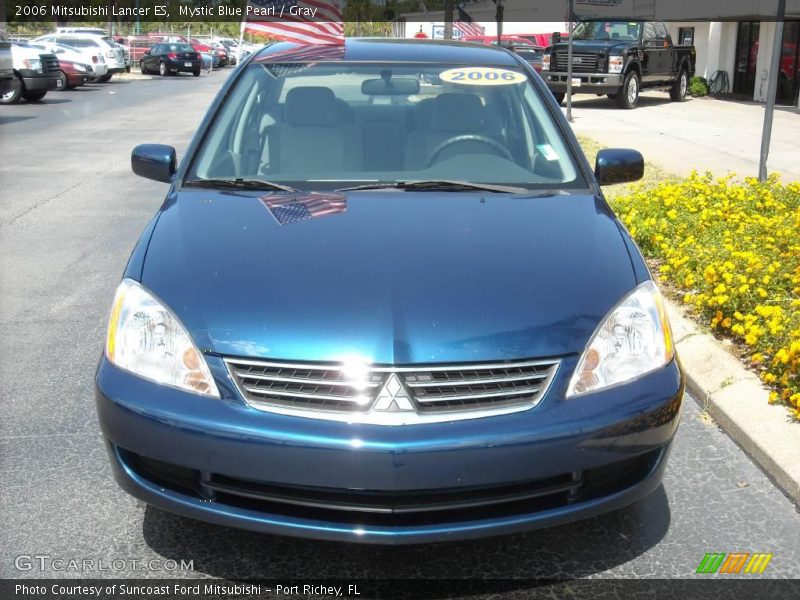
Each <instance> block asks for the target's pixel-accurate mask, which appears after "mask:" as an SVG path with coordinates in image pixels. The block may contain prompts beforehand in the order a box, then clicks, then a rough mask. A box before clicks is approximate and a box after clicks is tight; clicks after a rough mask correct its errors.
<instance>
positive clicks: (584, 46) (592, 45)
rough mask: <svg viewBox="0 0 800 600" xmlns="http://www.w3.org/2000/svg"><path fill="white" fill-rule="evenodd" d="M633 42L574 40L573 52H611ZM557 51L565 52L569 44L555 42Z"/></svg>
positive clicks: (627, 46)
mask: <svg viewBox="0 0 800 600" xmlns="http://www.w3.org/2000/svg"><path fill="white" fill-rule="evenodd" d="M634 43H635V42H631V41H614V40H575V41H574V42H573V51H574V52H612V51H615V50H616V51H619V52H621V51H623V50H624V49H625V48H629V47H630V46H631V45H633V44H634ZM555 47H556V48H557V49H558V51H559V52H566V51H567V50H568V49H569V44H564V43H561V44H556V46H555Z"/></svg>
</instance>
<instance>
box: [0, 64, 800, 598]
mask: <svg viewBox="0 0 800 600" xmlns="http://www.w3.org/2000/svg"><path fill="white" fill-rule="evenodd" d="M229 73H231V70H230V69H226V70H223V71H220V72H215V73H212V74H211V75H210V76H205V75H204V76H203V77H201V78H199V79H196V78H193V77H191V76H188V77H186V76H183V77H169V78H163V79H159V78H154V79H152V80H133V81H124V80H123V81H118V80H117V79H116V78H115V79H114V80H112V82H111V83H109V84H106V85H92V86H85V87H83V88H79V89H78V90H75V91H72V92H53V93H50V94H48V96H47V97H46V98H45V100H44V102H42V103H39V104H28V103H25V102H23V103H20V104H19V105H15V106H2V107H0V157H2V158H0V164H1V165H2V167H0V168H1V169H2V192H1V193H0V197H2V202H0V286H1V287H2V293H3V302H2V305H0V356H2V360H0V407H1V408H2V417H1V418H0V479H1V480H2V482H1V484H0V523H2V524H3V526H2V528H0V548H2V556H0V577H6V578H8V577H62V576H69V577H80V576H94V577H108V576H114V577H118V576H129V577H130V576H134V577H164V576H168V577H172V576H185V577H221V578H240V577H241V578H243V577H269V578H303V577H307V578H326V577H338V578H350V577H352V578H472V577H481V578H521V579H526V578H535V577H560V578H586V577H630V578H634V577H635V578H673V577H687V578H691V577H694V576H695V574H694V573H695V570H696V568H697V566H698V564H699V562H700V560H701V559H702V558H703V556H704V554H705V553H707V552H770V553H773V554H774V558H773V559H772V562H771V563H770V564H769V567H768V569H767V571H766V573H765V574H764V577H776V578H778V577H780V578H787V577H800V566H798V565H800V514H798V512H797V510H796V509H795V507H794V505H793V504H792V503H791V502H790V501H789V500H788V499H787V498H786V497H785V496H784V495H783V494H782V493H781V492H780V491H779V490H778V489H777V488H775V487H774V486H773V485H772V483H771V482H770V481H769V480H768V479H767V477H766V476H765V475H764V474H763V473H762V472H761V471H760V470H759V469H758V468H757V467H756V466H755V465H754V464H753V463H752V462H751V461H750V460H749V459H748V457H747V456H746V455H745V454H744V453H743V452H742V451H741V450H740V449H739V448H738V447H737V446H736V445H735V444H734V443H733V442H732V441H731V440H730V439H729V438H728V437H727V436H726V435H725V434H724V433H723V432H721V431H720V430H719V429H717V427H716V426H715V425H714V424H713V423H712V422H710V421H709V420H708V419H707V418H705V417H704V416H703V414H702V412H701V410H700V408H699V406H698V404H697V403H696V402H695V401H694V400H693V399H691V398H687V399H686V402H685V403H684V409H683V422H682V425H681V428H680V430H679V432H678V436H677V439H676V442H675V445H674V448H673V451H672V457H671V462H670V465H669V468H668V471H667V474H666V478H665V481H664V484H663V486H662V487H661V488H660V489H659V490H657V491H656V492H655V493H654V494H652V495H651V496H650V497H648V498H647V499H645V500H644V501H642V502H640V503H638V504H636V505H634V506H632V507H630V508H629V509H627V510H623V511H618V512H614V513H611V514H608V515H605V516H602V517H598V518H595V519H592V520H588V521H585V522H581V523H576V524H571V525H566V526H561V527H557V528H553V529H548V530H542V531H538V532H533V533H529V534H524V535H514V536H509V537H501V538H493V539H486V540H480V541H472V542H459V543H452V544H439V545H433V546H426V547H408V548H382V547H379V548H375V547H363V546H352V545H344V544H335V543H321V542H314V541H308V540H293V539H285V538H278V537H273V536H266V535H260V534H254V533H249V532H242V531H238V530H231V529H226V528H222V527H218V526H213V525H208V524H204V523H200V522H194V521H190V520H187V519H184V518H179V517H176V516H172V515H169V514H166V513H162V512H160V511H158V510H155V509H152V508H148V507H145V506H144V505H143V504H141V503H139V502H138V501H136V500H134V499H132V498H130V497H128V496H127V495H126V494H125V493H123V492H122V491H121V490H119V489H118V488H117V486H116V484H115V483H114V482H113V480H112V478H111V472H110V469H109V466H108V463H107V460H106V456H105V450H104V448H103V445H102V440H101V436H100V432H99V428H98V425H97V419H96V416H95V411H94V401H93V395H92V389H93V382H92V380H93V375H94V369H95V366H96V363H97V359H98V357H99V355H100V352H101V349H102V344H103V337H104V330H105V325H106V318H107V313H108V309H109V306H110V303H111V300H112V296H113V293H114V289H115V287H116V285H117V283H118V281H119V277H120V275H121V273H122V270H123V268H124V265H125V262H126V260H127V257H128V254H129V252H130V250H131V248H132V247H133V244H134V242H135V241H136V239H137V237H138V235H139V233H140V232H141V230H142V229H143V228H144V226H145V224H146V223H147V222H148V220H149V219H150V218H151V216H152V215H153V214H154V213H155V211H156V209H157V208H158V206H159V205H160V203H161V202H162V199H163V196H164V193H165V192H166V186H165V185H163V184H158V183H154V182H151V181H146V180H144V179H141V178H137V177H135V176H134V175H133V174H132V173H131V171H130V151H131V149H132V148H133V146H135V145H136V144H138V143H142V142H156V143H169V144H173V145H175V146H176V147H177V148H178V152H179V156H180V155H181V153H182V151H183V149H184V148H185V147H186V146H187V144H188V142H189V139H190V137H191V135H192V133H193V132H194V130H195V128H196V127H197V125H198V123H199V121H200V119H201V117H202V115H203V113H204V111H205V110H206V108H207V107H208V105H209V103H210V102H211V101H212V99H213V97H214V94H215V93H216V91H217V89H218V88H219V85H220V84H221V82H222V81H223V80H224V78H225V77H227V76H228V74H229ZM628 145H633V146H635V145H636V144H635V140H632V141H631V142H630V143H629V144H628ZM642 150H643V151H645V152H646V148H643V149H642ZM209 243H213V240H209ZM35 554H46V555H49V556H51V557H53V558H55V557H59V558H63V559H67V560H69V559H78V560H83V559H93V560H95V561H100V560H105V561H109V562H110V561H112V560H114V559H123V560H125V561H126V568H124V569H122V570H107V571H105V572H96V571H95V572H88V573H81V572H74V571H71V572H63V571H55V570H52V569H49V570H44V571H42V570H40V569H38V568H36V567H34V568H31V569H30V570H23V571H21V570H18V568H17V567H16V566H15V563H16V564H18V561H15V558H16V557H18V556H20V555H35ZM151 559H175V560H177V561H180V560H184V561H193V567H194V569H193V570H191V571H184V572H164V571H155V570H151V571H147V570H143V571H140V570H137V569H136V565H140V566H141V564H142V563H143V562H146V561H149V560H151ZM523 592H524V590H523Z"/></svg>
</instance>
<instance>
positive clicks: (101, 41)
mask: <svg viewBox="0 0 800 600" xmlns="http://www.w3.org/2000/svg"><path fill="white" fill-rule="evenodd" d="M65 29H66V28H65ZM69 29H78V28H69ZM33 43H36V44H39V43H45V44H64V45H67V46H72V47H73V48H79V49H85V48H88V49H91V50H93V51H95V50H96V51H99V52H100V53H101V54H102V55H103V57H104V59H105V61H106V65H107V66H108V70H107V71H106V74H105V75H103V76H102V77H99V78H98V81H99V82H100V83H106V82H108V81H110V80H111V76H112V75H114V74H116V73H122V72H124V71H125V54H124V52H123V49H122V47H121V46H120V45H119V44H117V43H116V42H115V41H114V40H113V39H112V38H111V37H110V36H107V35H100V34H99V33H91V32H88V33H84V32H81V31H76V32H74V33H49V34H47V35H43V36H39V37H38V38H36V39H35V40H33Z"/></svg>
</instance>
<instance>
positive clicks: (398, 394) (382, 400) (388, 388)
mask: <svg viewBox="0 0 800 600" xmlns="http://www.w3.org/2000/svg"><path fill="white" fill-rule="evenodd" d="M372 410H374V411H380V412H414V405H413V404H412V403H411V398H410V397H409V396H408V392H406V389H405V387H403V384H402V383H400V378H399V377H398V376H397V375H395V374H394V373H392V374H391V375H389V378H388V379H387V380H386V382H385V383H384V384H383V387H382V388H381V391H380V392H378V397H377V399H376V400H375V405H374V406H373V407H372Z"/></svg>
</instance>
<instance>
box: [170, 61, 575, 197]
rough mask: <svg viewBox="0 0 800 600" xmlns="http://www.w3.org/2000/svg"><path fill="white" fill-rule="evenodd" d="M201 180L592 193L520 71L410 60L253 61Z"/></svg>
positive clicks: (202, 160) (214, 138) (214, 135)
mask: <svg viewBox="0 0 800 600" xmlns="http://www.w3.org/2000/svg"><path fill="white" fill-rule="evenodd" d="M203 179H207V180H212V179H213V180H217V181H219V180H236V179H242V180H248V181H250V180H263V181H269V182H277V183H281V184H285V185H289V186H291V187H294V188H302V189H336V188H341V187H346V186H347V185H348V184H350V185H358V184H359V183H365V184H369V183H381V182H388V183H391V182H408V181H433V180H436V181H442V180H447V181H459V182H468V183H483V184H501V185H502V184H509V185H513V186H516V187H522V188H526V189H551V188H553V187H559V188H561V187H573V188H577V187H581V188H585V187H586V185H587V184H586V182H585V180H584V179H583V178H582V176H581V175H580V172H579V170H578V168H577V166H576V162H575V159H574V156H573V154H572V152H571V150H570V149H569V147H568V146H567V143H566V141H565V140H564V137H563V134H562V131H561V129H560V128H559V127H558V125H557V123H556V121H555V119H554V117H553V115H552V114H551V112H550V109H549V108H548V106H547V104H546V101H545V98H544V97H543V93H542V92H540V91H539V90H538V89H537V88H536V87H535V85H534V84H533V82H532V81H531V80H530V79H529V77H528V76H527V75H526V74H525V73H524V72H523V71H522V70H521V69H516V68H488V67H459V66H455V65H440V64H408V63H389V64H386V63H384V64H374V65H373V64H364V63H357V64H356V63H342V62H335V63H334V62H331V63H316V64H308V63H299V62H287V63H275V62H263V61H253V62H252V63H251V64H250V65H249V66H248V67H247V68H246V71H245V72H243V73H242V75H241V76H240V78H239V80H238V81H237V82H236V84H235V87H234V89H233V90H232V91H231V92H230V93H229V94H228V95H227V99H226V101H225V104H224V105H223V106H222V108H221V110H220V111H219V113H218V114H217V116H216V117H215V119H214V121H213V123H212V124H211V126H210V129H209V131H208V132H207V134H206V135H205V136H204V138H203V141H202V143H201V145H200V147H199V149H198V151H197V153H196V154H195V158H194V159H193V161H192V164H191V165H190V169H189V173H188V175H187V177H186V180H187V181H188V180H193V184H195V185H197V184H198V183H202V182H199V181H197V180H203Z"/></svg>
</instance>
